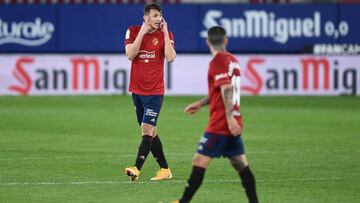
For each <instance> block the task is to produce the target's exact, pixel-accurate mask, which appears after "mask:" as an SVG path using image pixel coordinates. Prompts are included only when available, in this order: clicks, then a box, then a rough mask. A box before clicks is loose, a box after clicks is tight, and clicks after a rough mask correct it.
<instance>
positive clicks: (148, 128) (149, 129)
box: [141, 123, 155, 136]
mask: <svg viewBox="0 0 360 203" xmlns="http://www.w3.org/2000/svg"><path fill="white" fill-rule="evenodd" d="M154 128H155V127H154V126H152V125H149V124H146V123H143V124H141V132H142V135H150V136H154V135H153V134H154Z"/></svg>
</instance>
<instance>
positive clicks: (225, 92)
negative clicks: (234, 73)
mask: <svg viewBox="0 0 360 203" xmlns="http://www.w3.org/2000/svg"><path fill="white" fill-rule="evenodd" d="M221 97H222V100H223V102H224V106H225V115H226V120H227V121H229V120H230V118H231V117H232V116H233V104H232V98H233V89H232V86H231V85H224V86H221Z"/></svg>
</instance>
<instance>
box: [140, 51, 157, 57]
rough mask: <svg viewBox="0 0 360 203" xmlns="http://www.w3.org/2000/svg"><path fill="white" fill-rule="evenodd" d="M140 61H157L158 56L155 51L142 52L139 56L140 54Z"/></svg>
mask: <svg viewBox="0 0 360 203" xmlns="http://www.w3.org/2000/svg"><path fill="white" fill-rule="evenodd" d="M138 56H139V58H140V59H155V58H156V54H155V51H151V52H149V51H145V50H140V51H139V54H138Z"/></svg>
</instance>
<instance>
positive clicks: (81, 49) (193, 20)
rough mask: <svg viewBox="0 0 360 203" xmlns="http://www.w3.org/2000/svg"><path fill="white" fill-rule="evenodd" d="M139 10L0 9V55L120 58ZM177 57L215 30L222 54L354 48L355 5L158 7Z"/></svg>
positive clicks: (199, 49)
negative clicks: (222, 33) (225, 45)
mask: <svg viewBox="0 0 360 203" xmlns="http://www.w3.org/2000/svg"><path fill="white" fill-rule="evenodd" d="M142 9H143V5H137V4H135V5H131V4H130V5H129V4H128V5H127V4H123V5H57V6H53V5H41V6H36V5H2V6H0V52H2V53H9V52H12V53H15V52H17V53H34V52H46V53H49V52H51V53H110V52H112V53H123V52H124V45H123V41H124V37H125V33H126V30H127V28H128V26H129V25H141V23H142V15H143V14H142ZM163 9H164V13H163V15H164V17H165V19H166V21H167V22H168V25H169V29H170V30H171V31H173V33H174V36H175V44H176V49H177V51H178V52H179V53H205V52H207V47H206V44H205V37H206V30H207V29H208V28H210V27H212V26H215V25H221V26H223V27H224V28H225V29H226V30H227V33H228V37H229V39H230V44H229V50H230V51H232V52H238V53H246V52H247V53H249V52H252V53H260V52H261V53H273V52H274V53H289V52H291V53H301V52H302V51H303V50H304V49H306V47H309V46H310V47H311V46H313V45H314V44H339V43H341V44H355V45H357V44H360V38H359V37H358V36H360V26H359V22H358V19H359V18H360V5H342V4H284V5H278V4H270V5H253V4H252V5H251V4H180V5H164V7H163Z"/></svg>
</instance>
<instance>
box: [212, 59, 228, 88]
mask: <svg viewBox="0 0 360 203" xmlns="http://www.w3.org/2000/svg"><path fill="white" fill-rule="evenodd" d="M211 77H213V81H214V87H220V86H222V85H226V84H231V78H230V76H229V64H226V61H213V62H212V64H211Z"/></svg>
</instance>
